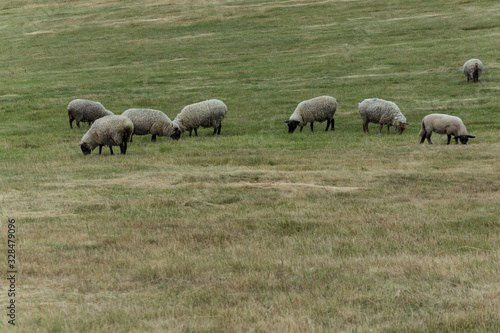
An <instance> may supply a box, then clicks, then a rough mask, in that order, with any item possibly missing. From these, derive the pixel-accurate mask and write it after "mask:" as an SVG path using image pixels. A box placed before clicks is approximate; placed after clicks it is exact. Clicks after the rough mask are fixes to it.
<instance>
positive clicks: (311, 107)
mask: <svg viewBox="0 0 500 333" xmlns="http://www.w3.org/2000/svg"><path fill="white" fill-rule="evenodd" d="M336 110H337V100H336V99H335V98H333V97H330V96H320V97H315V98H311V99H309V100H306V101H302V102H300V103H299V104H298V105H297V108H296V109H295V111H294V112H293V113H292V115H291V116H290V119H289V120H287V121H285V123H287V124H288V133H293V131H295V129H296V128H297V126H300V131H301V132H302V128H303V127H304V126H305V125H306V124H307V123H311V132H312V131H313V126H314V125H313V124H314V122H315V121H318V122H320V123H322V122H324V121H325V120H326V121H327V123H326V129H325V131H328V128H329V127H330V125H331V130H332V131H333V129H334V127H335V120H334V119H333V115H334V114H335V111H336Z"/></svg>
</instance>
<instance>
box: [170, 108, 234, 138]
mask: <svg viewBox="0 0 500 333" xmlns="http://www.w3.org/2000/svg"><path fill="white" fill-rule="evenodd" d="M226 113H227V106H226V104H224V102H222V101H220V100H218V99H209V100H206V101H203V102H199V103H194V104H190V105H187V106H185V107H184V108H183V109H182V110H181V112H180V113H179V114H178V115H177V116H176V117H175V119H174V121H173V123H174V124H176V125H178V126H179V128H180V130H181V132H185V131H189V136H191V132H192V130H193V129H194V134H195V135H196V136H198V131H197V128H198V127H200V126H201V127H203V128H207V127H213V128H214V132H213V135H215V134H217V135H219V134H220V130H221V128H222V121H223V120H224V117H225V116H226Z"/></svg>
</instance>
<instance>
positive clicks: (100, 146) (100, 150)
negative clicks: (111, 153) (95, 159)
mask: <svg viewBox="0 0 500 333" xmlns="http://www.w3.org/2000/svg"><path fill="white" fill-rule="evenodd" d="M101 152H102V145H99V155H101Z"/></svg>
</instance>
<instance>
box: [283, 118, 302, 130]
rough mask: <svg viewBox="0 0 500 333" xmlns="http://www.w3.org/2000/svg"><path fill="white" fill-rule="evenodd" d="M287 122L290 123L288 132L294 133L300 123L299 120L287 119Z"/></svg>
mask: <svg viewBox="0 0 500 333" xmlns="http://www.w3.org/2000/svg"><path fill="white" fill-rule="evenodd" d="M285 123H287V124H288V133H293V131H295V129H296V128H297V126H298V125H299V122H298V121H297V120H287V121H285Z"/></svg>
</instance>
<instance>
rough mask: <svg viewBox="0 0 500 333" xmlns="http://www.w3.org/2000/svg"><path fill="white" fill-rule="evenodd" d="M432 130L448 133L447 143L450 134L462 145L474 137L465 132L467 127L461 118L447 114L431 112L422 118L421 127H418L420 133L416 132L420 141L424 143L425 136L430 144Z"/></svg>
mask: <svg viewBox="0 0 500 333" xmlns="http://www.w3.org/2000/svg"><path fill="white" fill-rule="evenodd" d="M432 132H436V133H438V134H446V135H448V143H447V144H450V140H451V136H452V135H453V136H454V137H455V138H454V139H455V143H457V144H458V139H460V142H461V143H462V144H464V145H466V144H467V141H468V140H469V138H475V136H472V135H468V134H467V129H466V128H465V125H464V123H463V122H462V119H460V118H458V117H455V116H450V115H447V114H439V113H433V114H429V115H427V116H425V117H424V119H422V128H421V129H420V133H418V135H419V136H420V137H422V140H420V143H424V141H425V138H427V142H429V144H432V142H431V135H432Z"/></svg>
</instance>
